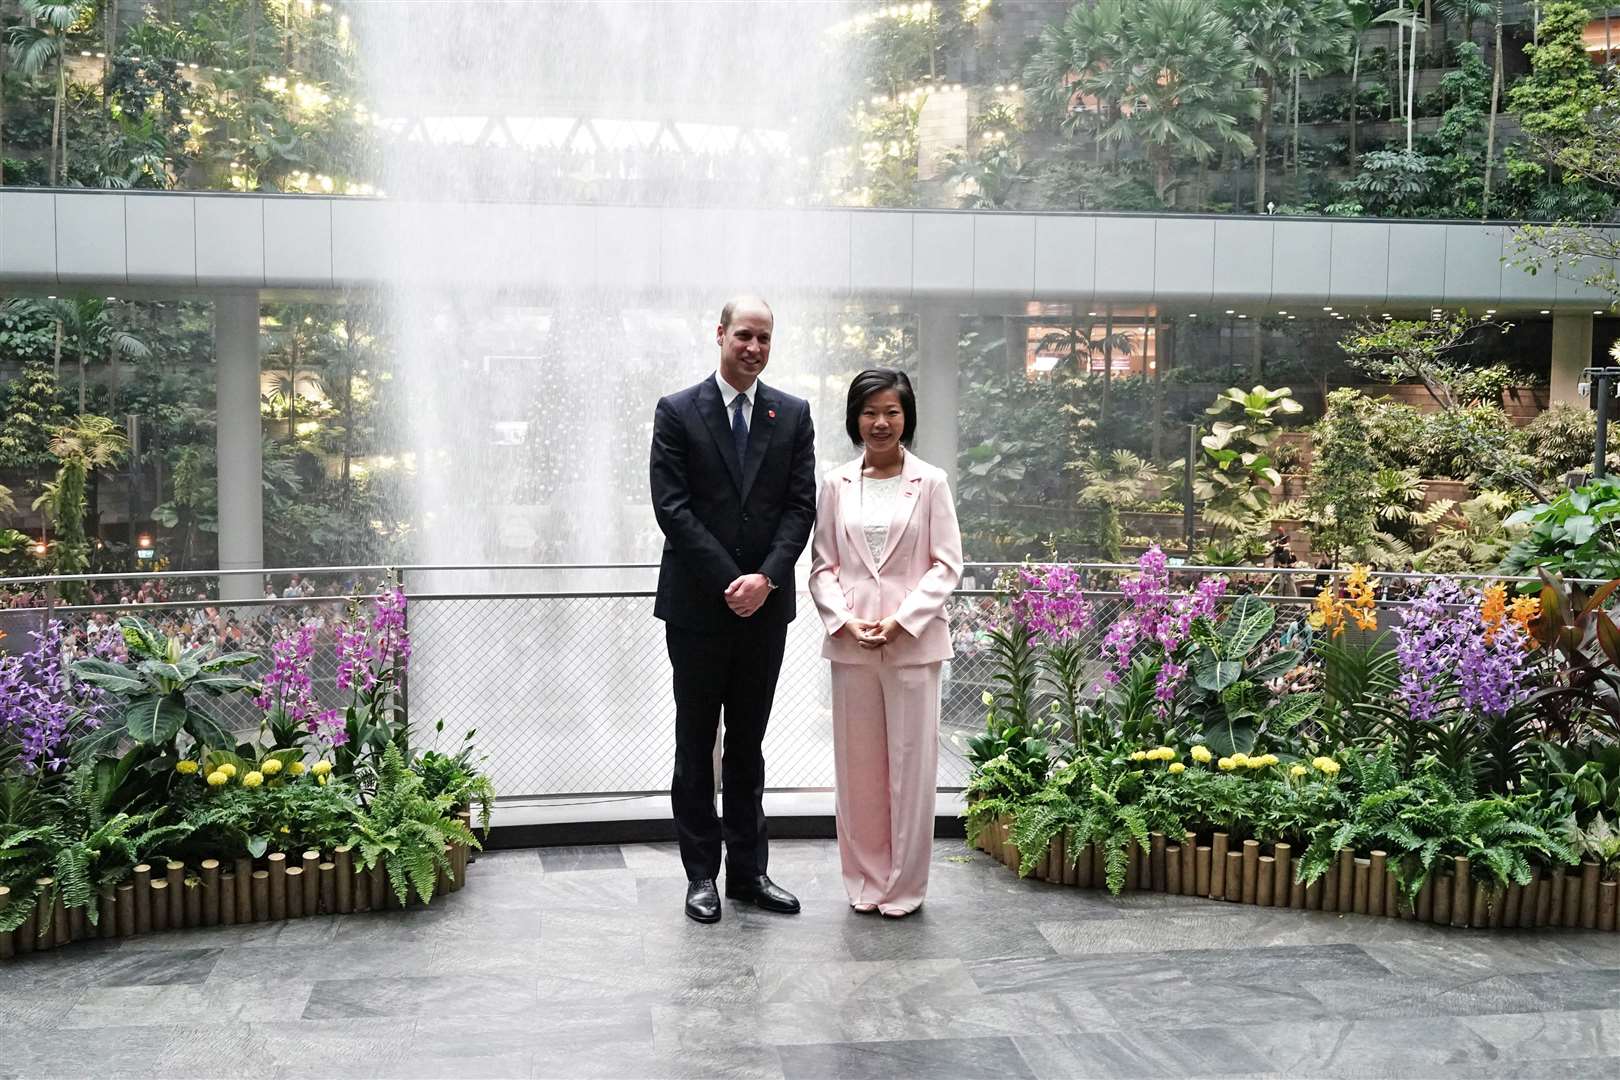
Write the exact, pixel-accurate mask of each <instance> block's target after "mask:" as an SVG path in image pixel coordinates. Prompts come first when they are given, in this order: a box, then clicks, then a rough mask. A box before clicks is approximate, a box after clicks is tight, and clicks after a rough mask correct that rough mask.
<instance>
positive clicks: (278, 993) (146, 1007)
mask: <svg viewBox="0 0 1620 1080" xmlns="http://www.w3.org/2000/svg"><path fill="white" fill-rule="evenodd" d="M240 970H241V972H242V974H241V975H240V977H238V978H237V979H234V980H224V981H219V982H214V983H206V982H205V983H200V984H189V983H188V984H175V985H169V986H147V985H139V986H106V987H94V988H92V989H89V990H86V991H85V992H84V995H83V996H82V997H80V998H79V1001H78V1003H77V1004H75V1005H74V1006H73V1009H72V1010H71V1011H70V1012H69V1013H68V1014H67V1016H66V1017H64V1018H63V1019H62V1022H61V1024H60V1028H61V1029H62V1030H64V1031H65V1030H71V1029H75V1028H100V1027H127V1026H139V1025H152V1024H157V1025H166V1024H173V1023H174V1022H175V1021H176V1020H177V1019H183V1020H184V1021H185V1022H186V1023H189V1024H200V1025H207V1024H238V1023H244V1022H254V1021H270V1020H297V1019H299V1018H300V1017H301V1016H302V1014H303V1011H304V1008H305V1006H306V1005H307V1004H308V1002H309V995H310V991H311V990H312V989H313V988H314V985H315V984H314V983H312V982H303V983H291V982H286V981H275V982H267V983H260V982H259V981H258V980H256V979H255V978H254V977H253V974H252V969H240Z"/></svg>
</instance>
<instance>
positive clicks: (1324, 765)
mask: <svg viewBox="0 0 1620 1080" xmlns="http://www.w3.org/2000/svg"><path fill="white" fill-rule="evenodd" d="M1311 764H1312V765H1314V766H1315V767H1316V769H1317V770H1318V771H1319V772H1324V773H1326V774H1327V775H1329V776H1332V775H1334V774H1335V773H1337V772H1338V771H1339V763H1338V762H1337V761H1334V760H1333V759H1332V758H1330V757H1317V758H1312V759H1311Z"/></svg>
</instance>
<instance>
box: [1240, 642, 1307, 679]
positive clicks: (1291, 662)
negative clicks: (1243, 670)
mask: <svg viewBox="0 0 1620 1080" xmlns="http://www.w3.org/2000/svg"><path fill="white" fill-rule="evenodd" d="M1299 661H1300V654H1299V652H1298V651H1297V650H1295V649H1281V650H1279V651H1277V652H1274V653H1272V654H1271V655H1270V656H1268V657H1266V658H1265V659H1264V660H1262V661H1260V662H1259V663H1258V664H1256V665H1254V666H1253V667H1251V668H1250V669H1249V671H1248V675H1247V677H1248V678H1250V679H1253V680H1254V681H1255V682H1265V681H1266V680H1268V679H1277V678H1281V677H1282V676H1284V675H1286V674H1288V673H1289V672H1290V671H1293V670H1294V669H1295V668H1296V667H1298V666H1299Z"/></svg>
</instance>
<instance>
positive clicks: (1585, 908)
mask: <svg viewBox="0 0 1620 1080" xmlns="http://www.w3.org/2000/svg"><path fill="white" fill-rule="evenodd" d="M1177 839H1179V841H1180V842H1172V841H1173V840H1177ZM1198 840H1199V836H1198V835H1197V834H1196V833H1193V832H1186V833H1180V834H1166V833H1150V834H1149V841H1150V842H1149V843H1148V844H1147V845H1145V846H1144V845H1141V844H1138V843H1137V842H1136V841H1134V840H1131V841H1128V842H1127V843H1126V845H1125V850H1124V855H1125V859H1124V862H1125V878H1126V880H1125V883H1124V889H1125V890H1133V891H1138V892H1162V893H1168V894H1170V895H1175V896H1199V897H1203V898H1205V899H1210V900H1225V901H1226V902H1228V903H1237V904H1248V905H1254V906H1260V907H1279V908H1282V907H1286V908H1294V909H1296V910H1306V911H1328V912H1338V913H1339V914H1341V915H1344V914H1358V915H1366V916H1371V917H1381V918H1387V919H1400V920H1403V921H1409V922H1410V921H1416V922H1426V923H1432V924H1434V925H1437V926H1453V927H1457V928H1459V929H1462V928H1472V929H1490V930H1513V929H1532V928H1536V927H1541V926H1560V925H1562V926H1566V927H1575V928H1582V929H1587V930H1597V931H1600V932H1608V933H1615V932H1620V881H1605V880H1603V875H1602V867H1601V866H1600V865H1599V864H1597V863H1595V862H1590V861H1588V862H1585V863H1583V864H1581V866H1580V867H1578V868H1577V871H1570V872H1566V870H1567V869H1568V868H1566V867H1553V868H1551V869H1543V870H1537V871H1535V872H1533V873H1532V875H1531V877H1530V879H1529V880H1528V881H1526V882H1523V883H1518V882H1509V883H1508V884H1507V885H1506V886H1504V887H1502V888H1500V889H1495V890H1493V889H1492V888H1491V887H1490V886H1488V885H1487V884H1486V882H1484V881H1482V880H1479V879H1478V878H1477V877H1476V876H1475V875H1474V873H1473V869H1472V867H1471V866H1470V863H1469V860H1468V859H1467V858H1466V857H1463V856H1455V857H1451V858H1449V859H1443V860H1441V865H1440V866H1437V867H1435V868H1434V870H1433V872H1432V873H1431V874H1430V875H1429V876H1428V877H1427V878H1425V879H1424V881H1423V884H1422V885H1420V886H1419V887H1418V888H1417V889H1416V891H1415V892H1408V891H1407V890H1406V888H1405V887H1403V885H1402V883H1401V877H1400V875H1402V874H1404V873H1406V872H1407V871H1408V870H1409V869H1410V867H1411V863H1410V862H1409V861H1403V860H1408V859H1409V857H1408V856H1400V857H1397V858H1391V857H1390V855H1389V853H1388V852H1385V851H1381V850H1373V851H1368V852H1364V853H1359V854H1358V853H1357V852H1355V851H1354V850H1352V849H1349V848H1343V849H1340V850H1339V851H1338V852H1335V853H1334V857H1333V858H1332V860H1331V861H1330V862H1329V865H1328V868H1327V871H1326V872H1325V873H1323V874H1321V875H1320V876H1318V877H1317V878H1316V880H1314V881H1312V882H1310V883H1309V884H1306V883H1305V882H1303V881H1300V880H1299V872H1300V867H1301V862H1302V860H1301V857H1300V856H1298V855H1295V854H1293V848H1292V847H1291V846H1290V845H1289V844H1286V843H1276V844H1272V845H1270V847H1269V851H1268V850H1267V848H1266V847H1264V846H1262V845H1261V844H1260V843H1259V842H1257V841H1255V840H1253V839H1245V840H1242V841H1240V842H1239V843H1238V844H1237V845H1233V844H1231V842H1230V837H1229V835H1228V834H1226V833H1212V834H1210V835H1209V840H1210V842H1209V843H1208V844H1200V843H1198ZM1217 850H1218V851H1219V853H1220V855H1221V858H1220V859H1219V860H1217V859H1216V858H1215V856H1216V853H1217ZM991 854H992V857H999V853H998V852H996V851H992V852H991ZM1109 854H1110V853H1109V851H1108V850H1107V849H1105V848H1104V847H1101V846H1099V845H1097V844H1094V843H1087V844H1079V843H1078V842H1077V838H1076V837H1074V836H1073V835H1070V834H1068V833H1066V832H1065V833H1063V834H1060V835H1058V836H1054V837H1053V838H1052V840H1051V841H1050V845H1049V847H1048V850H1047V852H1046V855H1045V857H1043V858H1042V859H1040V860H1039V861H1038V862H1037V863H1036V866H1037V867H1039V868H1040V869H1041V871H1042V874H1043V876H1044V877H1045V879H1046V880H1048V881H1049V882H1051V883H1053V884H1060V883H1061V884H1063V885H1070V886H1078V887H1080V888H1096V889H1103V888H1106V887H1107V876H1106V874H1105V872H1104V869H1105V865H1106V860H1107V858H1108V856H1109ZM454 858H455V855H454V854H452V861H453V860H454ZM1346 865H1348V870H1347V871H1346V870H1345V869H1344V868H1345V866H1346ZM1189 868H1190V869H1189ZM356 873H357V875H364V874H365V871H356ZM1161 873H1162V876H1161ZM371 875H372V878H373V881H377V880H379V879H380V880H381V881H382V882H383V883H384V884H386V878H385V877H383V876H382V873H381V867H380V866H379V867H376V868H373V869H372V871H371ZM1030 876H1036V875H1034V874H1031V875H1030ZM364 882H365V878H364V877H363V876H362V877H361V878H360V881H359V883H357V887H356V893H357V895H356V898H355V904H356V908H355V909H356V910H359V904H360V902H361V897H364V896H365V894H366V892H367V890H366V888H365V887H364ZM1217 883H1219V884H1218V885H1217ZM441 884H442V882H441ZM454 888H455V886H454V884H453V883H452V885H451V889H452V890H453V889H454ZM1122 891H1123V890H1122ZM1341 897H1343V900H1342V905H1343V906H1341V899H1340V898H1341ZM383 903H385V904H386V905H387V906H389V907H397V906H398V905H397V902H396V900H395V899H394V897H393V894H392V892H391V890H389V891H388V892H387V894H386V897H385V898H384V900H383Z"/></svg>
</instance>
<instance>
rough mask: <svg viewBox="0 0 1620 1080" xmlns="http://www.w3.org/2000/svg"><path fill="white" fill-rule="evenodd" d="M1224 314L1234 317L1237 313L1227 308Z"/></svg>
mask: <svg viewBox="0 0 1620 1080" xmlns="http://www.w3.org/2000/svg"><path fill="white" fill-rule="evenodd" d="M1226 313H1227V314H1228V315H1235V314H1236V313H1237V312H1236V309H1234V308H1227V309H1226Z"/></svg>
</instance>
